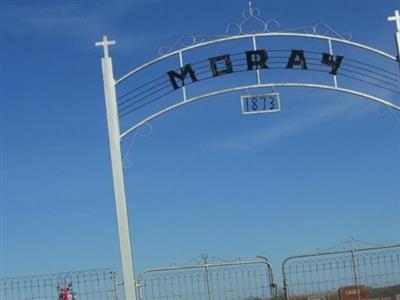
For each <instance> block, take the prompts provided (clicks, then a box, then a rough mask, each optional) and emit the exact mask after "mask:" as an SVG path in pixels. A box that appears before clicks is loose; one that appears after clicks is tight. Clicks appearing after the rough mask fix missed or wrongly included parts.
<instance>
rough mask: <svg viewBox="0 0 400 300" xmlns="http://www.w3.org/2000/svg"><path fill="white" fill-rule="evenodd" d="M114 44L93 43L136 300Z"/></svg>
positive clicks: (127, 276) (129, 290) (128, 285)
mask: <svg viewBox="0 0 400 300" xmlns="http://www.w3.org/2000/svg"><path fill="white" fill-rule="evenodd" d="M113 44H115V42H114V41H108V40H107V37H106V36H104V37H103V41H101V42H98V43H96V46H102V47H103V49H104V57H103V58H102V59H101V65H102V70H103V84H104V97H105V102H106V111H107V126H108V137H109V144H110V155H111V166H112V174H113V183H114V196H115V205H116V212H117V223H118V233H119V244H120V252H121V262H122V272H123V277H124V289H125V299H126V300H136V293H135V277H134V272H133V260H132V251H131V240H130V235H129V224H128V214H127V209H126V198H125V186H124V174H123V168H122V155H121V138H120V128H119V117H118V106H117V97H116V90H115V80H114V75H113V67H112V61H111V58H110V57H109V56H108V46H109V45H113Z"/></svg>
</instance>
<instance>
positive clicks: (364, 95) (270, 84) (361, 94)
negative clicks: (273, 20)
mask: <svg viewBox="0 0 400 300" xmlns="http://www.w3.org/2000/svg"><path fill="white" fill-rule="evenodd" d="M271 87H272V88H274V87H305V88H316V89H323V90H332V91H337V92H342V93H347V94H351V95H355V96H359V97H363V98H366V99H369V100H372V101H376V102H378V103H380V104H383V105H386V106H388V107H390V108H393V109H395V110H398V111H400V106H399V105H396V104H394V103H392V102H389V101H387V100H384V99H381V98H378V97H375V96H371V95H368V94H365V93H362V92H357V91H354V90H350V89H345V88H339V87H334V86H331V85H323V84H312V83H297V82H295V83H291V82H287V83H286V82H285V83H262V84H255V85H245V86H239V87H234V88H229V89H222V90H218V91H215V92H210V93H206V94H202V95H199V96H196V97H192V98H189V99H187V100H186V101H182V102H178V103H176V104H174V105H171V106H168V107H167V108H164V109H162V110H160V111H158V112H156V113H154V114H152V115H151V116H149V117H147V118H145V119H143V120H142V121H140V122H138V123H136V124H135V125H133V126H132V127H130V128H129V129H127V130H126V131H125V132H123V133H122V134H121V139H123V138H124V137H126V136H127V135H128V134H129V133H131V132H132V131H134V130H135V129H137V128H139V127H140V126H142V125H144V124H146V123H147V122H149V121H150V120H152V119H154V118H156V117H158V116H160V115H163V114H165V113H167V112H169V111H171V110H173V109H176V108H178V107H180V106H183V105H185V104H189V103H191V102H194V101H197V100H201V99H204V98H207V97H211V96H216V95H220V94H225V93H230V92H237V91H242V90H247V89H255V88H271Z"/></svg>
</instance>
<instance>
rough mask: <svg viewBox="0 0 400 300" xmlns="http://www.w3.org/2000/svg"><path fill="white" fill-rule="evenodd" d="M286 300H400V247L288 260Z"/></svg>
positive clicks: (285, 281)
mask: <svg viewBox="0 0 400 300" xmlns="http://www.w3.org/2000/svg"><path fill="white" fill-rule="evenodd" d="M282 272H283V281H284V291H285V295H286V299H287V300H338V299H339V300H366V299H374V300H400V245H390V246H382V247H373V248H363V249H352V250H343V251H335V252H326V253H317V254H311V255H302V256H293V257H289V258H287V259H286V260H285V261H284V262H283V265H282Z"/></svg>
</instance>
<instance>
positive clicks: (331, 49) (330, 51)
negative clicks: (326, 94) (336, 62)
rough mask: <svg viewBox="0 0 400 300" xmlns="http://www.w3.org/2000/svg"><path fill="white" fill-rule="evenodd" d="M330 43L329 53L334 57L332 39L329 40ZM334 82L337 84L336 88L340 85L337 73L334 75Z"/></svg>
mask: <svg viewBox="0 0 400 300" xmlns="http://www.w3.org/2000/svg"><path fill="white" fill-rule="evenodd" d="M328 44H329V54H330V55H332V57H333V47H332V40H331V39H329V40H328ZM333 83H334V84H335V88H337V87H338V85H337V78H336V75H333Z"/></svg>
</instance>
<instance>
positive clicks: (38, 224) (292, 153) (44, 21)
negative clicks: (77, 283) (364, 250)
mask: <svg viewBox="0 0 400 300" xmlns="http://www.w3.org/2000/svg"><path fill="white" fill-rule="evenodd" d="M253 5H254V6H255V7H258V8H259V9H261V11H262V13H263V18H264V19H277V20H279V22H280V24H281V26H282V28H294V27H299V26H305V25H312V24H316V23H318V22H321V21H324V22H326V23H327V24H329V25H331V26H333V27H334V28H335V29H336V30H337V31H338V32H351V33H352V36H353V40H354V41H356V42H361V43H365V44H367V45H370V46H372V47H376V48H379V49H382V50H383V51H387V52H389V53H392V54H393V55H394V54H395V43H394V38H393V36H394V31H395V26H394V24H393V23H388V22H387V20H386V18H387V17H388V16H389V15H392V14H393V12H394V10H395V9H399V8H400V1H254V4H253ZM0 6H1V16H2V18H1V20H2V22H1V32H2V37H3V38H2V42H1V43H2V44H1V47H0V51H1V55H2V57H3V59H2V63H1V65H2V67H1V68H2V80H1V84H2V88H1V90H2V93H1V103H2V105H1V108H2V109H1V120H2V122H1V127H2V131H1V141H2V142H1V153H2V167H1V177H2V181H1V199H0V201H1V206H0V210H1V214H0V217H1V219H0V225H1V232H0V234H1V236H0V242H1V248H0V251H1V252H0V253H1V255H0V267H1V268H0V271H1V272H0V273H1V276H3V275H4V276H14V275H25V274H36V273H47V272H61V271H68V270H76V269H86V268H96V267H112V268H114V269H116V270H117V271H119V270H120V261H119V248H118V239H117V229H116V220H115V210H114V199H113V190H112V181H111V166H110V159H109V150H108V140H107V128H106V119H105V107H104V100H103V87H102V75H101V66H100V58H101V54H102V53H101V49H99V48H95V47H94V43H95V42H96V41H98V40H100V39H101V37H102V36H103V34H107V35H108V36H109V37H110V38H112V39H115V40H117V45H116V46H113V47H111V49H110V51H111V55H112V57H113V61H114V67H115V73H116V77H119V76H121V75H123V74H124V73H126V72H128V71H129V70H131V69H132V68H133V67H135V66H138V65H140V64H142V63H144V62H146V61H148V60H149V59H152V58H154V57H156V56H157V55H158V49H159V48H160V47H163V46H165V45H171V44H173V43H174V42H175V40H176V39H178V38H179V37H180V36H182V35H184V34H186V33H192V34H197V35H202V34H206V35H212V34H224V33H225V27H226V25H227V24H229V23H232V22H238V21H241V11H242V10H243V9H245V8H246V6H247V2H246V1H138V2H133V1H109V2H104V1H98V2H92V1H81V2H80V1H70V2H61V1H60V2H46V1H40V2H18V1H17V2H2V3H1V4H0ZM222 49H224V48H223V47H222ZM234 50H235V49H230V48H229V49H227V48H225V49H224V50H223V51H227V52H234ZM198 55H199V56H201V57H203V58H208V57H209V56H210V53H208V52H207V51H203V52H199V54H198ZM374 62H375V61H374ZM156 71H157V72H155V73H154V74H155V75H154V76H156V75H158V74H160V73H161V74H162V73H163V72H165V71H168V70H167V69H164V68H162V69H159V70H156ZM245 75H246V76H248V77H250V76H251V75H252V74H248V73H246V74H245ZM210 84H211V83H210ZM279 91H280V92H281V97H282V112H281V113H277V114H268V115H259V116H251V117H249V116H242V115H240V113H239V107H240V95H241V94H240V93H235V94H230V95H222V96H218V97H214V98H210V99H207V100H205V101H200V102H198V103H194V104H191V105H187V106H185V107H183V108H181V109H178V110H174V111H172V112H171V113H169V114H166V115H164V116H162V117H160V118H158V119H155V120H154V121H152V122H151V126H148V127H143V128H142V129H141V130H140V131H139V132H138V133H137V134H136V135H135V139H134V141H133V143H132V147H129V144H130V143H131V141H132V140H131V137H129V138H128V139H127V141H126V142H124V144H123V146H124V150H127V149H128V148H130V151H129V153H128V156H127V158H128V160H129V161H127V165H126V169H125V175H126V186H127V195H128V209H129V217H130V226H131V230H132V236H133V252H134V259H135V263H136V272H137V273H139V272H140V271H141V270H143V269H145V268H149V267H155V266H164V265H168V264H170V263H173V262H176V263H184V262H187V261H189V260H191V259H192V258H193V257H196V256H199V255H200V254H202V253H208V254H209V255H210V256H211V255H212V256H217V257H221V258H225V259H234V258H237V257H242V258H254V257H255V256H256V255H263V256H267V257H269V258H270V259H271V261H272V262H273V265H274V267H275V269H279V268H280V264H281V262H282V260H283V259H284V258H285V257H287V256H289V255H294V254H298V253H303V252H308V251H314V250H315V249H316V248H319V249H327V248H329V247H331V246H332V245H335V244H338V243H340V242H342V241H344V240H348V239H349V237H354V238H356V239H358V240H363V241H368V242H370V243H374V244H382V243H396V242H400V184H399V182H400V155H399V153H400V122H399V119H400V118H399V113H397V115H396V116H397V120H396V118H395V117H394V115H393V114H392V113H391V112H390V111H389V110H387V109H386V108H384V107H381V106H376V105H375V104H372V103H370V102H368V101H366V100H365V99H361V98H357V97H354V96H349V95H344V94H338V93H333V92H327V91H314V90H307V89H294V90H289V89H286V90H284V89H282V90H279ZM374 92H375V93H376V95H377V96H380V97H382V98H390V99H391V100H393V101H395V102H396V101H397V103H399V101H398V99H396V98H395V97H394V94H391V93H385V92H382V91H380V90H374ZM397 96H398V95H397ZM125 122H126V121H125ZM132 136H133V135H132Z"/></svg>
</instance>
